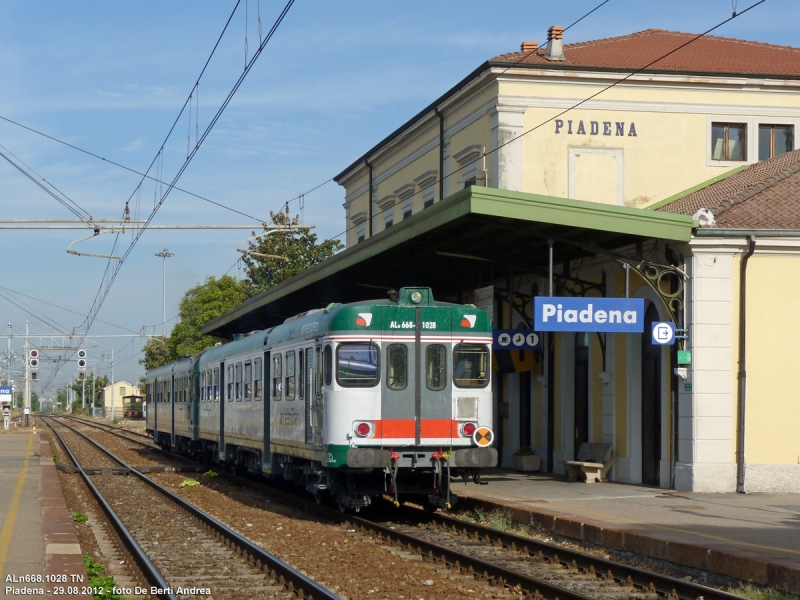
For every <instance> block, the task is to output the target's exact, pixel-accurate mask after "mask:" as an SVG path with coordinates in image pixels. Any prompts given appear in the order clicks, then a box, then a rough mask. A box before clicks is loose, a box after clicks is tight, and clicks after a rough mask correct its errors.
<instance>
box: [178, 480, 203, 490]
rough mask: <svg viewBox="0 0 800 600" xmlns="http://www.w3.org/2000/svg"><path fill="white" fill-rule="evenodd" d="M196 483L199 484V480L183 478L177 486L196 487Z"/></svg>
mask: <svg viewBox="0 0 800 600" xmlns="http://www.w3.org/2000/svg"><path fill="white" fill-rule="evenodd" d="M198 485H200V482H199V481H195V480H194V479H191V478H190V479H184V480H183V481H181V482H180V483H179V484H178V487H179V488H185V487H197V486H198Z"/></svg>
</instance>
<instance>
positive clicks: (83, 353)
mask: <svg viewBox="0 0 800 600" xmlns="http://www.w3.org/2000/svg"><path fill="white" fill-rule="evenodd" d="M81 358H86V350H84V349H83V348H81V349H80V350H78V360H80V359H81Z"/></svg>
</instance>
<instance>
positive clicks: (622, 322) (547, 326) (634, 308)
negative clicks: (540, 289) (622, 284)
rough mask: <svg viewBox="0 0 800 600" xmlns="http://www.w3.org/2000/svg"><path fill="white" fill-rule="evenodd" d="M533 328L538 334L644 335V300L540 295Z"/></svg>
mask: <svg viewBox="0 0 800 600" xmlns="http://www.w3.org/2000/svg"><path fill="white" fill-rule="evenodd" d="M533 327H534V329H536V331H601V332H602V331H607V332H616V333H642V332H643V331H644V299H643V298H572V297H555V298H551V297H548V296H536V297H535V298H534V322H533Z"/></svg>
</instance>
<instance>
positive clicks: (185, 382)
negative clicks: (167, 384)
mask: <svg viewBox="0 0 800 600" xmlns="http://www.w3.org/2000/svg"><path fill="white" fill-rule="evenodd" d="M190 389H191V388H190V387H189V376H188V375H184V376H183V401H184V402H188V401H189V390H190Z"/></svg>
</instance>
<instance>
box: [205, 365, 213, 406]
mask: <svg viewBox="0 0 800 600" xmlns="http://www.w3.org/2000/svg"><path fill="white" fill-rule="evenodd" d="M213 373H214V372H213V371H212V370H211V369H208V370H207V371H206V401H207V402H213V401H214V375H213Z"/></svg>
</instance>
